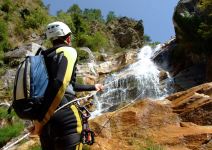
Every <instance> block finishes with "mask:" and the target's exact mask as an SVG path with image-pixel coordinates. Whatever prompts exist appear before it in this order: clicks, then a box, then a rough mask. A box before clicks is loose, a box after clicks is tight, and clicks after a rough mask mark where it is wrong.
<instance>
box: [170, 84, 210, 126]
mask: <svg viewBox="0 0 212 150" xmlns="http://www.w3.org/2000/svg"><path fill="white" fill-rule="evenodd" d="M167 99H168V100H171V101H172V108H173V109H174V112H176V113H178V114H179V116H180V117H181V118H182V120H183V121H186V122H193V123H195V124H198V125H212V111H211V108H212V83H206V84H203V85H200V86H197V87H193V88H191V89H189V90H187V91H183V92H179V93H175V94H172V95H170V96H169V97H167Z"/></svg>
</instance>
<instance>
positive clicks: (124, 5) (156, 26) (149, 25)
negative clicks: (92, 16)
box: [43, 0, 179, 43]
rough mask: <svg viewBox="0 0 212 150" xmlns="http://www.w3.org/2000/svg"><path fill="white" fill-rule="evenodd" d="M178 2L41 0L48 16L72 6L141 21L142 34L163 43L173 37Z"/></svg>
mask: <svg viewBox="0 0 212 150" xmlns="http://www.w3.org/2000/svg"><path fill="white" fill-rule="evenodd" d="M178 1H179V0H43V2H44V4H45V5H47V4H50V12H49V13H50V14H51V15H56V13H57V11H59V10H63V11H66V10H67V9H68V8H69V7H71V6H72V5H73V4H78V5H79V7H80V8H81V9H82V10H84V9H85V8H95V9H100V10H101V12H102V15H103V16H104V17H106V16H107V14H108V12H109V11H113V12H114V13H115V15H116V16H120V17H124V16H127V17H130V18H133V19H136V20H141V19H142V20H143V24H144V34H146V35H148V36H150V38H151V40H152V41H155V42H156V41H157V42H161V43H164V42H166V41H168V40H170V39H171V37H172V36H175V32H174V26H173V22H172V16H173V12H174V9H175V7H176V5H177V2H178Z"/></svg>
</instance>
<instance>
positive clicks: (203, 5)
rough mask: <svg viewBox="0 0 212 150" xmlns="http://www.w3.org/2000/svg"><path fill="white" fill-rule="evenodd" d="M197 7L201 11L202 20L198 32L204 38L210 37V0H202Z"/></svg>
mask: <svg viewBox="0 0 212 150" xmlns="http://www.w3.org/2000/svg"><path fill="white" fill-rule="evenodd" d="M198 8H199V9H200V12H201V13H202V18H201V19H202V22H201V23H200V25H199V29H198V33H199V34H200V36H201V37H202V38H203V39H204V40H211V39H212V1H211V0H202V1H201V2H200V3H199V5H198Z"/></svg>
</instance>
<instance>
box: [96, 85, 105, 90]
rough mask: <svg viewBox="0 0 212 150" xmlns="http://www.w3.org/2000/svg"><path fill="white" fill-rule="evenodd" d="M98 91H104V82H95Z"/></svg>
mask: <svg viewBox="0 0 212 150" xmlns="http://www.w3.org/2000/svg"><path fill="white" fill-rule="evenodd" d="M95 88H96V91H102V90H103V89H104V86H103V85H102V84H95Z"/></svg>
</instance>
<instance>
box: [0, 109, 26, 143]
mask: <svg viewBox="0 0 212 150" xmlns="http://www.w3.org/2000/svg"><path fill="white" fill-rule="evenodd" d="M12 116H13V117H14V119H15V121H14V123H12V124H8V125H7V126H4V127H2V128H0V146H3V145H4V144H6V142H8V141H9V140H10V139H12V138H13V137H16V136H18V135H19V134H20V133H21V132H22V131H23V129H24V124H23V122H22V121H21V120H19V119H18V118H17V117H16V116H15V113H14V112H12V114H10V115H9V114H8V113H7V109H5V108H0V120H2V119H6V118H12Z"/></svg>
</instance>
